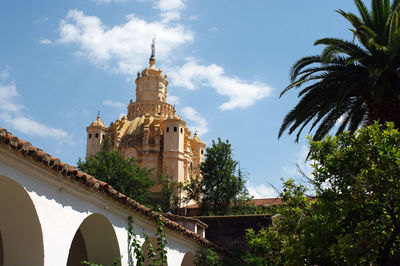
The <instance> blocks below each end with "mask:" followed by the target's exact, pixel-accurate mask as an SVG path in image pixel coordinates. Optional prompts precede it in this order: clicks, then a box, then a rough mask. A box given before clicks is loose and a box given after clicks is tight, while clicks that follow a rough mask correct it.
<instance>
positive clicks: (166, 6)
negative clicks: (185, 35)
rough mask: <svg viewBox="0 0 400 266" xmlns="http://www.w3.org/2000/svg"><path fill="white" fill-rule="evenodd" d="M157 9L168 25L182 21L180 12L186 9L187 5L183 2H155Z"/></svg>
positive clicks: (171, 0) (161, 0) (172, 0)
mask: <svg viewBox="0 0 400 266" xmlns="http://www.w3.org/2000/svg"><path fill="white" fill-rule="evenodd" d="M155 8H157V9H159V10H160V11H161V14H160V16H161V18H162V21H163V22H164V23H167V22H170V21H172V20H178V19H180V17H181V14H180V10H182V9H184V8H185V4H184V3H183V1H182V0H159V1H155Z"/></svg>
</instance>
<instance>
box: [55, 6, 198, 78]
mask: <svg viewBox="0 0 400 266" xmlns="http://www.w3.org/2000/svg"><path fill="white" fill-rule="evenodd" d="M127 19H128V21H127V22H126V23H125V24H122V25H118V26H113V27H108V26H106V25H104V24H103V23H102V21H101V19H100V18H98V17H96V16H87V15H85V14H84V13H83V12H82V11H79V10H71V11H69V12H68V14H67V16H66V18H65V19H64V20H62V21H61V22H60V28H59V41H60V42H61V43H73V44H77V45H78V46H79V51H78V53H79V54H80V55H82V56H86V57H87V58H88V59H89V60H90V61H91V62H92V63H94V64H96V65H97V66H100V67H103V68H105V69H107V70H110V71H113V72H120V73H124V74H128V75H133V74H134V73H135V72H136V71H137V70H138V69H140V68H141V67H143V62H146V60H148V57H149V55H150V44H151V40H152V38H153V37H154V35H156V36H157V47H156V49H157V51H156V54H157V58H168V56H169V55H170V54H171V52H172V51H173V49H174V48H177V47H178V46H180V45H182V44H185V43H188V42H191V41H192V40H193V33H192V32H190V31H188V30H186V29H185V28H184V26H183V25H179V24H176V25H169V24H167V23H165V22H162V21H156V22H147V21H145V20H143V19H140V18H138V17H136V16H135V15H133V14H132V15H129V16H127Z"/></svg>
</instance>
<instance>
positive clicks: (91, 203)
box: [0, 149, 201, 266]
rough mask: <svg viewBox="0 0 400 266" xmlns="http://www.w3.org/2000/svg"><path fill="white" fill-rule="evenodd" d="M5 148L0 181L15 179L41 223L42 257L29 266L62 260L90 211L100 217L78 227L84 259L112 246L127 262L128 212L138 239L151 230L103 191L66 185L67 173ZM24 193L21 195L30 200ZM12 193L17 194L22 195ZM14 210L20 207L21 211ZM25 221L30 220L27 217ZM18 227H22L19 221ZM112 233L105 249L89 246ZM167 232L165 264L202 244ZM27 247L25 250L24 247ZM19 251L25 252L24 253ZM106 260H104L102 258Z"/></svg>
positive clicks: (0, 207)
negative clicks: (114, 241)
mask: <svg viewBox="0 0 400 266" xmlns="http://www.w3.org/2000/svg"><path fill="white" fill-rule="evenodd" d="M6 153H7V154H6ZM6 153H4V152H3V151H2V149H0V181H2V182H8V181H10V180H14V181H15V182H16V183H18V184H19V185H20V186H21V187H23V188H24V190H25V191H26V192H27V194H26V195H29V197H30V199H31V201H32V204H33V206H34V208H32V209H31V210H36V213H37V217H38V219H37V220H38V224H39V225H40V228H41V234H42V238H43V242H42V243H43V249H44V259H43V261H42V262H40V259H39V260H37V261H38V262H37V263H31V264H30V265H42V264H43V263H44V265H65V264H66V262H67V259H68V255H69V249H70V246H71V243H72V240H73V237H74V235H75V233H76V232H77V230H78V228H80V226H81V225H82V223H83V222H84V221H85V219H86V218H87V217H89V216H91V215H93V214H96V216H101V217H103V218H104V219H103V220H102V222H101V223H99V224H98V226H97V227H93V226H89V227H88V228H89V229H88V228H86V229H85V226H83V230H82V227H81V231H82V234H83V235H84V238H85V230H86V237H87V239H85V242H86V245H87V246H90V247H87V249H88V255H89V258H90V253H92V254H95V253H97V254H99V252H100V253H101V252H104V253H105V252H111V253H110V254H116V253H115V252H116V250H115V249H117V250H118V251H119V253H120V254H121V255H122V265H128V257H129V256H128V235H127V226H128V221H127V217H128V216H133V222H134V226H135V229H136V232H137V233H138V235H139V238H140V241H141V242H142V243H143V242H144V239H143V237H142V236H141V232H142V231H145V232H147V233H148V234H149V235H150V236H152V235H154V233H155V225H154V223H152V222H150V221H148V220H147V219H146V218H144V217H142V216H139V215H137V214H136V213H135V212H134V211H132V210H129V209H127V208H126V207H124V206H122V205H120V204H118V203H117V202H115V201H112V200H111V199H109V198H108V197H106V196H105V195H103V194H102V193H100V192H93V191H87V190H86V189H84V188H82V187H81V186H79V185H77V184H71V183H70V181H67V180H65V178H66V177H61V176H59V175H58V174H57V173H54V174H53V173H51V172H48V170H47V169H46V167H45V166H44V167H41V166H40V165H39V164H38V163H36V162H30V161H29V159H26V158H22V157H21V156H19V155H18V154H15V155H14V154H13V153H15V152H13V151H11V152H9V153H8V152H6ZM0 187H1V185H0ZM21 191H22V190H21ZM23 194H24V193H22V195H23ZM13 195H16V194H11V195H10V196H9V197H13ZM29 197H26V198H28V199H29ZM17 198H21V195H19V196H18V197H17ZM13 200H14V201H15V200H17V199H12V200H10V201H7V202H9V203H10V204H9V205H7V206H8V208H11V209H10V210H15V209H13V206H17V205H13V204H15V203H14V201H13ZM1 201H3V200H1ZM17 201H18V200H17ZM5 202H6V201H5ZM7 206H4V204H3V205H0V212H3V211H4V210H5V209H7ZM15 211H17V213H19V212H20V210H15ZM27 217H28V216H27ZM29 217H30V216H29ZM100 220H101V219H100ZM27 221H31V218H29V219H27ZM111 225H112V226H111ZM18 226H19V227H24V226H23V225H18ZM107 230H108V231H107ZM0 231H1V234H2V238H3V246H4V260H5V261H6V259H7V256H10V255H9V254H10V253H9V251H8V250H7V248H6V247H5V242H6V241H5V238H6V235H7V233H6V232H5V231H4V230H2V227H1V224H0ZM104 231H106V232H104ZM112 231H114V232H112ZM97 232H98V234H97ZM113 234H115V237H116V239H117V242H116V243H114V245H113V247H112V248H110V250H108V251H107V250H104V249H103V250H102V249H100V250H93V248H94V249H96V247H93V245H94V244H96V242H101V241H107V242H109V241H110V239H112V235H113ZM166 234H167V241H168V245H167V251H168V254H167V256H168V265H170V266H171V265H181V262H182V259H183V257H184V255H185V253H187V252H189V251H191V252H193V253H195V252H196V250H199V249H200V248H201V247H200V245H199V244H197V243H195V242H194V241H192V240H190V239H189V238H187V237H184V236H182V235H180V234H178V233H176V232H174V231H169V230H167V231H166ZM90 236H91V237H90ZM39 238H40V237H39ZM111 242H112V241H111ZM97 248H101V246H100V245H99V246H98V247H97ZM39 249H40V248H39ZM27 252H28V253H29V251H27ZM38 254H40V253H38ZM23 255H24V256H25V255H26V253H23ZM104 255H105V257H104V258H107V256H106V254H104ZM12 256H14V255H12ZM15 256H16V255H15ZM39 256H40V255H39ZM21 257H23V256H21ZM97 257H98V256H97ZM31 262H32V261H31ZM99 262H101V261H99ZM105 262H106V263H108V261H107V259H106V261H105ZM5 265H7V264H5ZM13 265H18V264H13ZM21 265H24V264H21Z"/></svg>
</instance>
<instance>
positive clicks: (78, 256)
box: [67, 213, 121, 266]
mask: <svg viewBox="0 0 400 266" xmlns="http://www.w3.org/2000/svg"><path fill="white" fill-rule="evenodd" d="M120 256H121V255H120V251H119V245H118V240H117V237H116V235H115V231H114V228H113V226H112V224H111V223H110V222H109V221H108V219H107V218H106V217H104V216H103V215H101V214H98V213H95V214H92V215H90V216H88V217H87V218H86V219H85V220H84V221H83V222H82V223H81V225H80V226H79V228H78V230H77V231H76V233H75V236H74V239H73V240H72V243H71V247H70V249H69V255H68V261H67V266H75V265H81V264H80V262H81V261H83V260H87V261H90V262H92V263H98V264H103V265H111V264H112V263H113V261H114V260H115V259H116V258H119V257H120Z"/></svg>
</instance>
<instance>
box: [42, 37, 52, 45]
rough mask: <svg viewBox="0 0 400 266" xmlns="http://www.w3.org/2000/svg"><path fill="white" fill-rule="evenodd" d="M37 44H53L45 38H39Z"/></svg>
mask: <svg viewBox="0 0 400 266" xmlns="http://www.w3.org/2000/svg"><path fill="white" fill-rule="evenodd" d="M39 43H41V44H52V43H53V42H52V41H51V40H49V39H46V38H40V40H39Z"/></svg>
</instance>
